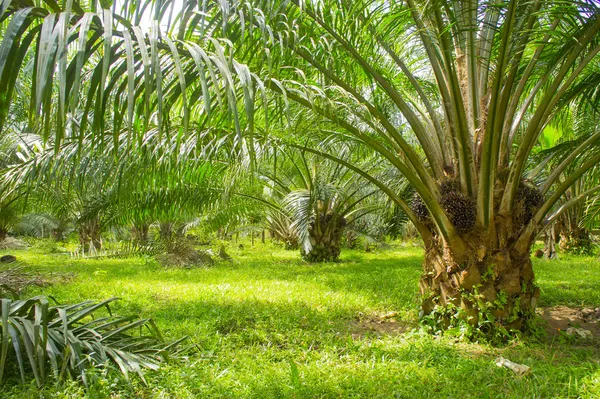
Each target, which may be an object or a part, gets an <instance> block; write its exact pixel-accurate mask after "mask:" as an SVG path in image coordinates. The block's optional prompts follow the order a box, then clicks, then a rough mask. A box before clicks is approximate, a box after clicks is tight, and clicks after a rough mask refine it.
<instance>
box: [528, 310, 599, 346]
mask: <svg viewBox="0 0 600 399" xmlns="http://www.w3.org/2000/svg"><path fill="white" fill-rule="evenodd" d="M538 313H539V314H540V316H541V317H542V319H544V320H545V321H546V323H545V328H546V331H547V332H548V338H550V339H554V338H556V337H557V336H560V335H562V334H566V332H567V330H568V329H569V328H581V329H584V330H588V331H590V332H591V333H592V338H591V339H588V340H587V341H588V342H590V343H598V342H600V308H597V309H593V308H570V307H568V306H555V307H553V308H541V309H538Z"/></svg>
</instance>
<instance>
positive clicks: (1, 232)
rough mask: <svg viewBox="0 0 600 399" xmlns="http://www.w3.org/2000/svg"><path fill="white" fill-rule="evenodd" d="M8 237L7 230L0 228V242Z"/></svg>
mask: <svg viewBox="0 0 600 399" xmlns="http://www.w3.org/2000/svg"><path fill="white" fill-rule="evenodd" d="M7 236H8V230H7V229H5V228H2V227H0V241H4V240H5V239H6V237H7Z"/></svg>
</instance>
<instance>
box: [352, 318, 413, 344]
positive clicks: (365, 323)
mask: <svg viewBox="0 0 600 399" xmlns="http://www.w3.org/2000/svg"><path fill="white" fill-rule="evenodd" d="M410 328H411V325H410V324H409V323H408V322H406V321H403V320H401V319H399V315H398V313H397V312H391V313H385V314H372V315H366V314H363V313H359V314H358V315H357V317H356V319H355V320H352V321H351V322H350V324H349V332H350V335H351V336H352V338H353V339H361V338H365V337H366V336H376V337H379V336H382V335H400V334H403V333H405V332H406V331H408V330H409V329H410Z"/></svg>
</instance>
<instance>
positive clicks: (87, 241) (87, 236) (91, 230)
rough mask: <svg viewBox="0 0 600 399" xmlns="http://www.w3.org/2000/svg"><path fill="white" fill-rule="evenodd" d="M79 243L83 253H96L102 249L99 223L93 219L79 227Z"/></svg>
mask: <svg viewBox="0 0 600 399" xmlns="http://www.w3.org/2000/svg"><path fill="white" fill-rule="evenodd" d="M79 243H80V245H81V248H82V250H83V253H94V252H95V251H98V250H101V249H102V238H101V236H100V228H99V226H98V223H96V222H94V221H92V222H89V223H86V224H84V225H83V226H81V227H80V228H79Z"/></svg>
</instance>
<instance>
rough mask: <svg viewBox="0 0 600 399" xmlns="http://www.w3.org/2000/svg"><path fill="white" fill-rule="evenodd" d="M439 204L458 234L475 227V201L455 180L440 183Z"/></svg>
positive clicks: (467, 231) (465, 232)
mask: <svg viewBox="0 0 600 399" xmlns="http://www.w3.org/2000/svg"><path fill="white" fill-rule="evenodd" d="M440 196H441V201H440V205H441V206H442V208H443V209H444V211H445V212H446V214H447V215H448V217H449V218H450V221H451V222H452V224H453V225H454V227H455V228H456V231H457V232H458V234H467V233H469V232H471V231H472V230H473V229H474V228H475V222H476V219H477V209H476V204H475V201H474V200H473V199H472V198H471V197H469V196H467V195H465V194H464V193H463V192H462V190H461V188H460V183H459V182H458V181H456V180H449V179H448V180H444V181H442V182H441V183H440Z"/></svg>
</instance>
